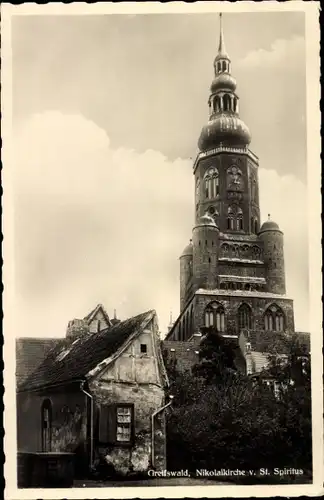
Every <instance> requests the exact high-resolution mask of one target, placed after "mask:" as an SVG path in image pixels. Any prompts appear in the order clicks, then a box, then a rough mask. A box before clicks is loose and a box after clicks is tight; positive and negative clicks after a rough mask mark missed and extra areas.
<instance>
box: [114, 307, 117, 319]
mask: <svg viewBox="0 0 324 500" xmlns="http://www.w3.org/2000/svg"><path fill="white" fill-rule="evenodd" d="M114 319H117V312H116V309H114Z"/></svg>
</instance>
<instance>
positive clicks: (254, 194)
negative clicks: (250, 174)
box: [251, 178, 256, 201]
mask: <svg viewBox="0 0 324 500" xmlns="http://www.w3.org/2000/svg"><path fill="white" fill-rule="evenodd" d="M251 199H252V201H255V200H256V180H255V179H254V178H253V179H252V183H251Z"/></svg>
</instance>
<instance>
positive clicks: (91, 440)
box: [80, 381, 93, 469]
mask: <svg viewBox="0 0 324 500" xmlns="http://www.w3.org/2000/svg"><path fill="white" fill-rule="evenodd" d="M84 384H85V381H82V382H81V386H80V389H81V391H82V392H83V393H84V394H85V395H86V396H88V398H90V425H91V426H90V469H92V465H93V396H91V394H89V392H87V391H85V390H84V388H83V387H84Z"/></svg>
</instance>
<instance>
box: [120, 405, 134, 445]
mask: <svg viewBox="0 0 324 500" xmlns="http://www.w3.org/2000/svg"><path fill="white" fill-rule="evenodd" d="M131 435H132V412H131V408H130V407H129V406H121V407H120V406H118V407H117V436H116V437H117V441H119V442H127V443H129V442H130V440H131Z"/></svg>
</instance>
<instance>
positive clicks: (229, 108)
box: [198, 14, 251, 151]
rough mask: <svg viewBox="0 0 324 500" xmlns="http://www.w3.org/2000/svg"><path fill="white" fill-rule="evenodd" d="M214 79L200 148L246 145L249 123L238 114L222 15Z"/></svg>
mask: <svg viewBox="0 0 324 500" xmlns="http://www.w3.org/2000/svg"><path fill="white" fill-rule="evenodd" d="M214 73H215V75H214V79H213V81H212V84H211V86H210V96H209V99H208V105H209V120H208V123H207V125H205V126H204V127H203V129H202V131H201V135H200V138H199V141H198V147H199V149H200V151H207V150H210V149H214V148H217V147H219V146H229V147H247V146H248V145H249V143H250V141H251V136H250V132H249V129H248V127H247V126H246V125H245V123H244V122H243V121H242V120H241V119H240V118H239V97H238V95H237V94H236V80H235V78H234V77H233V76H232V75H231V60H230V58H229V56H228V54H227V52H226V48H225V41H224V32H223V16H222V14H220V15H219V46H218V53H217V55H216V57H215V59H214Z"/></svg>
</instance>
